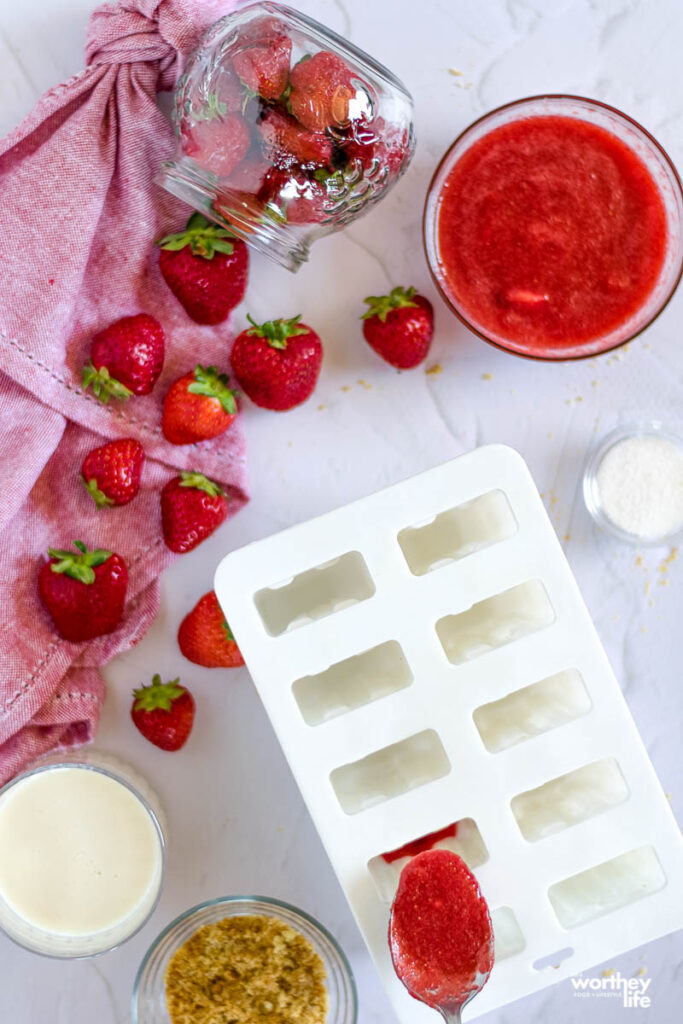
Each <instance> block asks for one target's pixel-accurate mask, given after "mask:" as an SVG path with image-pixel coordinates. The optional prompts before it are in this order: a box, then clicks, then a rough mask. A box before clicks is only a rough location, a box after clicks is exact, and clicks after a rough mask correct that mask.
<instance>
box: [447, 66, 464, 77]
mask: <svg viewBox="0 0 683 1024" xmlns="http://www.w3.org/2000/svg"><path fill="white" fill-rule="evenodd" d="M448 74H449V75H454V76H455V77H456V78H462V76H463V75H464V74H465V72H464V71H458V69H457V68H449V69H448Z"/></svg>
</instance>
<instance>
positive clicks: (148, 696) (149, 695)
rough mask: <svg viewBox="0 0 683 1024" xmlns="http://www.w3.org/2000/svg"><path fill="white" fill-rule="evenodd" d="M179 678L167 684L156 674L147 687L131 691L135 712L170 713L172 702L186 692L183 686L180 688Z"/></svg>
mask: <svg viewBox="0 0 683 1024" xmlns="http://www.w3.org/2000/svg"><path fill="white" fill-rule="evenodd" d="M179 684H180V678H178V679H172V680H170V682H168V683H162V681H161V676H160V675H159V673H158V672H157V673H156V674H155V675H154V676H153V677H152V682H151V684H150V685H149V686H139V687H138V688H137V689H136V690H133V696H134V697H135V702H134V704H133V708H134V710H135V711H156V710H158V709H161V710H162V711H170V710H171V705H172V704H173V701H174V700H177V699H178V697H182V695H183V694H184V693H185V692H186V691H185V687H184V686H180V685H179Z"/></svg>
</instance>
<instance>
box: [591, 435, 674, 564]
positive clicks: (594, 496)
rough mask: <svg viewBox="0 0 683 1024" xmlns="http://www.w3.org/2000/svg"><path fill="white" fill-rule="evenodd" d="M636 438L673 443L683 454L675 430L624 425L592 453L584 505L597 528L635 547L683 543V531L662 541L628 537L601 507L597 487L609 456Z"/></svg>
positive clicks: (600, 443) (603, 440)
mask: <svg viewBox="0 0 683 1024" xmlns="http://www.w3.org/2000/svg"><path fill="white" fill-rule="evenodd" d="M632 437H661V438H663V439H664V440H665V441H671V443H672V444H675V445H676V447H677V448H678V449H679V450H680V451H681V454H683V436H681V434H679V433H677V432H676V431H675V430H674V429H672V427H671V426H669V425H667V424H666V423H664V422H663V421H662V420H657V419H652V420H649V419H639V420H631V421H629V422H628V423H623V424H621V425H620V426H618V427H615V428H614V429H613V430H610V431H609V433H607V434H606V435H605V436H604V437H603V438H602V440H601V441H600V442H599V443H598V444H596V445H595V447H594V448H593V450H592V451H591V452H590V453H589V455H588V459H587V461H586V465H585V468H584V471H583V477H582V492H583V501H584V504H585V506H586V509H587V510H588V512H589V514H590V515H591V516H592V518H593V520H594V521H595V523H597V525H598V526H599V527H601V528H603V529H604V530H606V531H608V532H609V533H611V534H612V535H613V536H614V537H617V538H618V539H619V540H622V541H625V542H626V543H627V544H631V545H633V546H634V547H648V548H654V547H662V546H665V545H667V544H671V543H673V542H675V541H677V540H682V539H683V527H681V528H680V529H679V530H676V531H675V532H674V533H668V534H663V535H662V536H661V537H654V538H650V537H641V536H639V535H638V534H637V533H628V532H627V531H626V530H622V528H621V527H620V526H617V524H616V523H613V522H612V520H611V519H610V518H609V516H608V515H607V513H606V512H605V511H604V509H603V508H602V505H601V503H600V497H599V491H598V487H597V473H598V469H599V468H600V464H601V463H602V460H603V459H604V457H605V455H606V454H607V452H608V451H610V449H611V448H613V447H614V446H615V444H618V443H619V442H620V441H626V440H628V439H629V438H632Z"/></svg>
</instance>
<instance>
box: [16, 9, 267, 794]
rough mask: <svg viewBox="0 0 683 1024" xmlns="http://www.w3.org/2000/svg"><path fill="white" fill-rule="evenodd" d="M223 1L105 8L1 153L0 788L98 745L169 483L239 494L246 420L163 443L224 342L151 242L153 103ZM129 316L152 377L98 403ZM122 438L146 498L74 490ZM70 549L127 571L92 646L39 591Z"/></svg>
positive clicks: (166, 209) (183, 213) (173, 210)
mask: <svg viewBox="0 0 683 1024" xmlns="http://www.w3.org/2000/svg"><path fill="white" fill-rule="evenodd" d="M232 6H233V0H121V2H120V3H119V4H115V3H105V4H103V5H102V6H101V7H99V8H97V10H96V11H95V12H94V13H93V15H92V18H91V21H90V26H89V29H88V35H87V67H86V68H85V70H84V71H82V72H81V73H80V74H78V75H76V76H75V77H74V78H72V79H70V81H68V82H66V83H65V84H63V85H60V86H57V87H56V88H54V89H51V90H50V91H49V92H47V93H46V94H45V95H44V96H43V97H42V98H41V99H40V100H39V102H38V103H37V105H36V107H35V108H34V109H33V110H32V111H31V113H30V114H29V115H28V117H27V118H26V119H25V121H24V122H23V123H22V124H21V125H20V126H19V127H18V128H17V129H16V130H15V131H14V132H12V133H11V134H10V135H9V136H8V137H7V138H6V139H4V140H2V141H0V207H1V209H2V214H1V216H0V479H1V481H2V483H1V485H0V486H1V491H0V495H1V497H0V783H1V782H3V781H5V780H7V779H8V778H10V777H11V776H12V775H13V774H14V773H16V772H17V771H18V770H19V769H20V768H21V767H22V766H23V765H24V764H25V763H26V762H27V761H28V760H30V759H32V758H34V757H35V756H37V755H39V754H41V753H43V752H45V751H46V750H49V749H50V748H52V747H54V746H57V745H65V746H68V745H73V744H75V743H81V742H84V741H86V740H89V739H91V738H92V736H93V733H94V730H95V728H96V725H97V721H98V716H99V710H100V705H101V702H102V698H103V683H102V679H101V676H100V674H99V672H98V670H97V666H99V665H102V664H104V663H105V662H107V661H108V660H109V659H110V658H111V657H112V656H113V655H114V654H116V653H117V652H119V651H122V650H124V649H126V648H127V647H130V646H131V645H133V644H135V643H137V641H138V640H139V639H140V638H141V637H142V636H143V634H144V632H145V630H146V629H147V628H148V626H149V625H150V623H151V621H152V619H153V618H154V615H155V613H156V611H157V607H158V602H159V589H158V577H159V574H160V572H161V570H162V569H163V568H164V566H165V565H167V564H168V563H169V561H170V560H171V558H172V557H173V556H172V555H171V554H170V552H169V551H168V550H167V549H166V547H165V545H164V542H163V539H162V534H161V517H160V506H159V492H160V490H161V488H162V487H163V485H164V483H165V482H166V481H167V480H168V479H170V477H171V476H173V475H175V474H176V473H177V472H178V470H180V469H195V470H198V471H200V472H203V473H205V474H206V475H207V476H209V477H210V478H212V479H214V480H217V481H219V482H220V483H221V484H223V485H224V487H225V490H226V493H227V495H228V499H229V504H230V511H231V512H236V511H237V510H238V509H239V508H240V507H241V506H242V505H243V504H244V502H245V501H246V500H247V491H246V477H245V452H244V438H243V434H242V430H241V424H240V423H239V419H238V420H237V421H236V422H235V423H234V424H233V425H232V427H231V428H230V430H229V431H228V432H227V433H226V434H224V435H223V436H222V437H219V438H217V439H216V440H214V441H212V442H208V443H204V444H202V445H190V446H185V447H174V446H172V445H169V444H168V443H167V442H166V441H165V440H164V438H163V436H162V434H161V429H160V422H161V406H162V401H163V397H164V395H165V393H166V391H167V389H168V386H169V384H170V382H171V381H172V380H173V379H174V378H176V377H178V376H180V375H182V374H183V373H186V372H187V371H188V370H190V369H191V368H192V367H194V365H195V364H196V363H197V361H198V360H201V361H202V362H203V363H204V364H208V363H214V364H216V365H217V366H219V367H221V368H227V367H228V352H229V340H230V332H229V329H228V328H227V326H226V325H221V326H219V327H218V328H214V327H199V326H197V325H196V324H194V323H193V322H192V321H191V320H190V319H189V317H188V316H187V315H186V313H185V312H184V310H183V309H182V307H181V306H180V304H179V303H178V302H177V301H176V299H175V298H174V297H173V296H172V295H171V293H170V291H169V290H168V288H167V286H166V284H165V283H164V281H163V279H162V277H161V275H160V272H159V269H158V250H155V247H154V240H155V239H157V238H159V237H160V236H162V235H164V234H166V233H168V232H171V231H177V230H178V229H179V228H180V227H181V226H182V225H183V224H184V223H185V220H186V219H187V217H188V215H189V212H190V211H189V210H188V208H187V207H185V206H183V205H182V204H181V203H179V202H178V201H177V200H175V199H173V198H172V197H171V196H169V195H168V194H167V193H165V192H164V191H163V190H162V189H161V188H160V187H159V186H157V185H155V184H153V180H152V179H153V176H154V174H155V173H156V171H157V169H158V167H159V164H160V163H161V161H162V160H163V159H166V158H168V157H169V156H170V155H171V154H172V152H173V149H174V141H173V132H172V128H171V125H170V124H169V123H168V121H167V120H166V118H165V117H164V116H163V115H162V114H161V113H160V111H159V110H158V108H157V106H156V102H155V97H156V93H157V91H159V90H163V89H170V88H172V86H173V85H174V83H175V80H176V78H177V75H178V73H179V70H180V67H181V64H182V59H183V57H184V55H186V54H187V53H188V52H189V50H191V49H192V47H193V46H194V45H195V44H196V42H197V40H198V38H199V36H200V35H201V33H202V31H203V30H204V29H205V28H206V27H207V26H208V25H209V24H210V23H211V22H213V21H215V20H216V19H217V18H218V17H220V16H222V15H223V14H225V13H227V12H228V11H229V10H230V8H231V7H232ZM138 312H146V313H151V314H152V315H153V316H155V317H157V319H158V320H159V321H160V322H161V324H162V325H163V327H164V330H165V333H166V361H165V365H164V371H163V374H162V377H161V379H160V381H159V383H158V384H157V386H156V388H155V390H154V392H153V393H152V394H151V395H149V396H146V397H133V398H131V399H130V400H129V401H128V402H127V403H119V402H116V401H112V402H111V403H110V404H109V405H102V404H101V403H100V402H98V401H97V400H96V399H95V398H94V396H93V395H92V393H87V392H84V391H83V389H82V387H81V383H80V377H81V367H82V366H83V363H84V362H85V361H86V360H87V358H88V355H89V348H90V341H91V338H92V335H93V334H94V333H96V332H97V331H98V330H100V329H102V328H103V327H105V326H106V325H107V324H109V323H111V322H112V321H113V320H116V319H118V318H119V317H121V316H126V315H129V314H134V313H138ZM124 436H129V437H135V438H137V439H138V440H139V441H140V442H141V443H142V445H143V447H144V449H145V452H146V455H147V462H146V466H145V469H144V473H143V483H142V488H141V491H140V494H139V495H138V496H137V497H136V498H135V499H134V500H133V502H131V503H130V504H129V505H126V506H124V507H121V508H107V509H103V510H102V511H98V510H97V509H96V507H95V504H94V502H93V501H92V499H91V498H90V497H89V496H88V495H87V494H86V492H85V489H84V488H83V487H82V485H81V483H80V481H79V472H80V465H81V462H82V459H83V457H84V456H85V455H86V453H87V452H88V451H89V450H90V449H92V448H94V447H96V446H98V445H100V444H103V443H104V441H105V440H110V439H112V438H115V437H124ZM74 539H77V540H83V541H84V542H85V543H86V544H87V545H88V546H89V547H104V548H109V549H111V550H114V551H117V552H118V553H119V554H120V555H122V557H123V558H125V560H126V562H127V564H128V567H129V571H130V583H129V589H128V598H127V604H126V610H125V615H124V619H123V621H122V623H121V625H120V627H119V628H118V629H117V631H116V632H115V633H113V634H111V635H109V636H105V637H100V638H98V639H97V640H94V641H92V642H90V643H86V644H73V643H67V642H66V641H63V640H61V639H60V637H59V636H58V634H57V633H56V632H55V630H54V627H53V624H52V621H51V619H50V617H49V615H48V614H47V612H46V611H45V610H44V608H43V607H42V605H41V604H40V602H39V600H38V592H37V585H36V578H37V572H38V569H39V566H40V564H41V559H42V558H43V557H45V554H46V551H47V548H48V546H50V545H51V546H54V547H59V548H65V547H70V546H71V543H72V541H73V540H74ZM208 588H209V581H208V580H207V589H208Z"/></svg>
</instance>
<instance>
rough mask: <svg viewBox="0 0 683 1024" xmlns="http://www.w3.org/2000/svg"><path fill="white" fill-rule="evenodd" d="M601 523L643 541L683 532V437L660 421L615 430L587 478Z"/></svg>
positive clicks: (667, 539)
mask: <svg viewBox="0 0 683 1024" xmlns="http://www.w3.org/2000/svg"><path fill="white" fill-rule="evenodd" d="M583 496H584V500H585V502H586V507H587V509H588V511H589V512H590V514H591V515H592V516H593V519H594V520H595V521H596V523H597V524H598V526H601V527H603V528H604V529H605V530H608V531H609V532H610V533H612V534H613V535H614V536H615V537H618V538H619V539H620V540H623V541H627V542H628V543H630V544H638V545H641V546H645V545H655V544H669V543H671V542H672V541H675V540H678V539H681V537H682V536H683V438H681V437H680V436H678V435H677V434H675V433H674V432H673V431H672V430H670V429H669V428H668V427H666V426H665V425H664V424H663V423H661V422H659V421H658V420H650V421H642V422H638V423H630V424H628V425H625V426H620V427H618V428H617V429H616V430H613V431H612V432H611V433H610V434H608V435H607V437H605V438H604V440H603V441H602V442H601V444H600V445H599V446H598V447H597V448H596V449H595V451H594V452H593V453H592V454H591V456H590V458H589V460H588V465H587V466H586V470H585V473H584V477H583Z"/></svg>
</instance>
